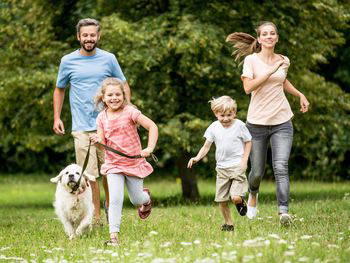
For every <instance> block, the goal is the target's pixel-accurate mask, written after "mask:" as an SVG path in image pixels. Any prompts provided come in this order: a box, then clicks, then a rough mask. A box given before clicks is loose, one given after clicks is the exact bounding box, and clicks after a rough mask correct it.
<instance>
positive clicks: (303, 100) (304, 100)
mask: <svg viewBox="0 0 350 263" xmlns="http://www.w3.org/2000/svg"><path fill="white" fill-rule="evenodd" d="M299 97H300V111H301V112H302V113H305V112H307V111H308V110H309V105H310V103H309V101H308V100H307V98H306V97H305V95H304V94H303V93H301V94H300V96H299Z"/></svg>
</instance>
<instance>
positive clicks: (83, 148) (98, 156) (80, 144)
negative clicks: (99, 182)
mask: <svg viewBox="0 0 350 263" xmlns="http://www.w3.org/2000/svg"><path fill="white" fill-rule="evenodd" d="M91 133H95V131H91V132H85V131H73V132H72V136H73V138H74V148H75V158H76V162H77V164H78V165H80V166H81V167H83V164H84V161H85V157H86V154H87V151H88V148H89V135H90V134H91ZM103 161H104V152H103V151H101V150H100V149H98V148H97V147H95V146H94V145H93V144H91V147H90V156H89V162H88V165H87V167H86V171H87V172H88V173H89V174H91V175H93V176H95V177H96V178H97V177H99V176H100V168H101V165H102V164H103Z"/></svg>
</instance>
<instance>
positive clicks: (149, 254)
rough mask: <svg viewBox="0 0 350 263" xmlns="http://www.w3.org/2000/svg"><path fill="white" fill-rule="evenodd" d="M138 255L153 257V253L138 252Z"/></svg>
mask: <svg viewBox="0 0 350 263" xmlns="http://www.w3.org/2000/svg"><path fill="white" fill-rule="evenodd" d="M137 256H138V257H143V258H150V257H152V256H153V255H152V253H147V252H146V253H138V254H137Z"/></svg>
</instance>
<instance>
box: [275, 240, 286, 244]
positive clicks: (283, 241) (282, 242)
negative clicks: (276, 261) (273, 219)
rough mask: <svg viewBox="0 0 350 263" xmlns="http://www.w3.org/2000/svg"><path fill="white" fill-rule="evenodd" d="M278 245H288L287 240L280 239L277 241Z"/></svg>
mask: <svg viewBox="0 0 350 263" xmlns="http://www.w3.org/2000/svg"><path fill="white" fill-rule="evenodd" d="M277 243H278V244H287V243H288V242H287V240H284V239H280V240H278V241H277Z"/></svg>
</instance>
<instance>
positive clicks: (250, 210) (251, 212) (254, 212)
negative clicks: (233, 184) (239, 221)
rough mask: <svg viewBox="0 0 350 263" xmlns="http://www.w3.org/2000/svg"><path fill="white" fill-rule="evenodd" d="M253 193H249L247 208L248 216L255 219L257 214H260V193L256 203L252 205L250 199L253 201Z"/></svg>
mask: <svg viewBox="0 0 350 263" xmlns="http://www.w3.org/2000/svg"><path fill="white" fill-rule="evenodd" d="M251 198H252V195H251V194H249V198H248V209H247V217H248V218H249V219H254V218H255V217H256V215H257V214H258V209H257V206H258V194H256V205H255V206H250V205H249V204H250V201H251Z"/></svg>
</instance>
